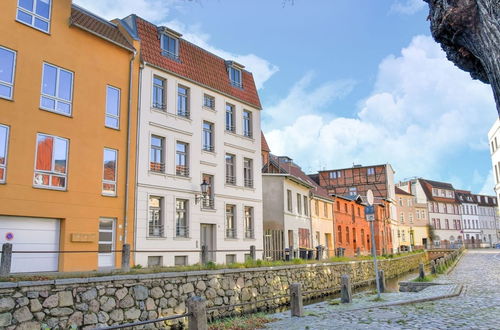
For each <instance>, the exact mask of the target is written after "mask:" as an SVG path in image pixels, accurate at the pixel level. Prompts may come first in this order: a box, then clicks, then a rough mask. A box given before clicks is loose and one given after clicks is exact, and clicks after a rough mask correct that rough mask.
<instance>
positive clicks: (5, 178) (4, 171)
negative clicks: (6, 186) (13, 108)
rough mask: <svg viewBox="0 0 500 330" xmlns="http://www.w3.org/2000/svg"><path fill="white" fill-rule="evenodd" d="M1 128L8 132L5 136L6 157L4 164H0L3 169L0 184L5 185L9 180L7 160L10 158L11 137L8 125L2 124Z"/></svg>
mask: <svg viewBox="0 0 500 330" xmlns="http://www.w3.org/2000/svg"><path fill="white" fill-rule="evenodd" d="M0 127H4V128H6V129H7V132H6V134H5V146H4V147H5V157H4V163H3V164H0V168H1V169H3V177H0V183H5V181H6V180H7V158H8V156H9V137H10V135H9V134H10V127H9V126H7V125H2V124H0Z"/></svg>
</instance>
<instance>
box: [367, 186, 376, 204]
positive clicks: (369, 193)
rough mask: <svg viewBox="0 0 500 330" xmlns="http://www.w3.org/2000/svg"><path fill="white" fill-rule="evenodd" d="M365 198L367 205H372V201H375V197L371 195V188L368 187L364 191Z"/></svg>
mask: <svg viewBox="0 0 500 330" xmlns="http://www.w3.org/2000/svg"><path fill="white" fill-rule="evenodd" d="M366 200H367V202H368V205H370V206H371V205H373V202H374V201H375V198H374V197H373V191H372V190H371V189H368V191H367V192H366Z"/></svg>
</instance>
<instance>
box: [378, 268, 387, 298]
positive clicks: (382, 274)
mask: <svg viewBox="0 0 500 330" xmlns="http://www.w3.org/2000/svg"><path fill="white" fill-rule="evenodd" d="M378 287H379V289H380V293H383V292H385V287H386V284H385V272H384V270H383V269H381V270H379V271H378Z"/></svg>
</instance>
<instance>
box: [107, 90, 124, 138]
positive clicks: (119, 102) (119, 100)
mask: <svg viewBox="0 0 500 330" xmlns="http://www.w3.org/2000/svg"><path fill="white" fill-rule="evenodd" d="M108 88H111V89H115V90H117V91H118V109H117V110H118V111H117V113H118V115H113V114H109V113H108ZM121 105H122V91H121V90H120V89H119V88H118V87H114V86H111V85H106V109H105V114H104V115H105V116H104V126H105V127H107V128H111V129H117V130H119V129H120V108H121ZM108 117H109V118H113V119H117V120H118V125H117V127H113V126H109V125H108V124H106V119H107V118H108Z"/></svg>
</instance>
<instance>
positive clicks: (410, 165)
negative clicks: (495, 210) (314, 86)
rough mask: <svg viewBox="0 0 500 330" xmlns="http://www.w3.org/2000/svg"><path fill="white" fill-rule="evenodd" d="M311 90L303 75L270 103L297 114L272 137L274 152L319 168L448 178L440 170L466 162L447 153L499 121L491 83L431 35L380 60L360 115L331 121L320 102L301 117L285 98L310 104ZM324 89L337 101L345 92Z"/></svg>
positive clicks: (465, 146)
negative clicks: (459, 64)
mask: <svg viewBox="0 0 500 330" xmlns="http://www.w3.org/2000/svg"><path fill="white" fill-rule="evenodd" d="M305 87H307V84H306V86H305ZM305 87H304V79H302V80H301V81H299V82H297V83H296V85H295V86H294V87H293V88H292V89H291V91H290V92H289V94H288V96H286V97H285V98H283V100H281V101H279V102H277V103H276V104H275V105H271V106H265V107H264V109H266V111H267V109H280V112H281V113H283V114H291V115H290V117H292V118H293V119H292V120H290V121H291V123H290V124H287V125H286V126H285V127H281V126H280V124H279V122H280V120H281V119H280V118H278V119H279V120H278V124H277V125H275V124H274V122H268V123H267V125H268V126H270V127H271V128H270V129H266V133H267V134H266V138H267V141H268V143H269V145H270V147H271V149H272V151H273V152H274V153H277V154H287V155H289V156H290V157H292V158H294V159H295V160H296V161H297V162H298V163H299V164H301V165H303V166H304V168H306V169H309V168H310V169H312V170H314V171H317V170H319V169H323V168H327V169H328V168H341V167H348V166H352V164H353V163H361V164H366V165H368V164H376V163H391V164H392V165H393V167H394V169H395V170H396V176H397V178H400V179H402V178H405V177H412V176H424V177H428V178H431V179H436V180H446V179H449V178H447V177H441V175H440V173H453V172H454V169H453V167H454V166H460V164H457V163H456V162H451V161H449V160H448V158H449V157H455V156H456V155H457V153H464V154H466V153H467V152H469V151H470V150H472V149H474V150H476V149H477V145H478V144H480V143H482V141H484V136H485V135H486V134H487V132H488V129H489V127H490V125H491V123H492V122H493V121H494V120H495V118H496V108H495V104H494V101H493V97H492V94H491V89H490V87H489V86H487V85H484V84H482V83H480V82H478V81H473V80H471V79H470V77H469V76H468V74H466V73H465V72H462V71H460V70H459V69H458V68H456V67H455V66H454V65H453V64H452V63H451V62H449V61H448V60H447V59H446V56H445V54H444V53H443V52H442V51H441V50H440V47H439V45H437V44H436V43H435V42H434V41H433V40H432V38H431V37H426V36H416V37H414V38H413V40H412V41H411V43H410V45H409V46H408V47H406V48H404V49H402V51H401V54H400V55H398V56H388V57H387V58H386V59H384V60H383V61H382V63H380V65H379V71H378V76H377V81H376V83H375V86H374V90H373V92H372V93H371V95H370V96H369V97H368V98H366V99H365V100H363V101H361V102H360V108H359V110H358V112H357V114H356V116H355V117H354V118H343V117H336V118H333V119H326V118H325V116H324V113H323V109H320V110H318V108H321V106H322V104H317V103H309V105H310V106H309V107H306V109H305V115H299V116H296V117H294V116H295V114H296V113H297V111H298V112H300V111H302V109H301V108H299V109H298V110H297V109H295V108H294V107H293V102H288V103H286V102H285V101H286V100H289V99H293V98H294V95H299V96H301V95H304V96H305V100H303V102H304V103H306V104H307V103H308V102H310V100H309V99H308V98H307V95H309V94H310V92H308V91H307V90H306V89H305ZM314 92H315V91H313V93H314ZM323 93H324V94H323V96H324V97H326V98H330V99H334V98H335V97H336V95H338V90H337V89H334V88H330V89H326V90H324V91H323ZM283 103H285V104H286V105H287V107H288V108H287V107H285V106H280V105H281V104H283ZM330 118H331V117H330Z"/></svg>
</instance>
